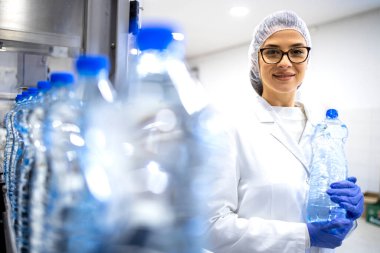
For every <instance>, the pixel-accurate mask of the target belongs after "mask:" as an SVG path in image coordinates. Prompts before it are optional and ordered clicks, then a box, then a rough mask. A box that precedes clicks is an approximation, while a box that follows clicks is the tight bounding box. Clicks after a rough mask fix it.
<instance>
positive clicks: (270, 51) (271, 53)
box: [260, 47, 311, 64]
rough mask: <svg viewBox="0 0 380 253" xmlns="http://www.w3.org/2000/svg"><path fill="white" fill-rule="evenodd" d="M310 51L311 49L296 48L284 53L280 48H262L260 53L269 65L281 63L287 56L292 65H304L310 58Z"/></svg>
mask: <svg viewBox="0 0 380 253" xmlns="http://www.w3.org/2000/svg"><path fill="white" fill-rule="evenodd" d="M310 49H311V48H310V47H294V48H291V49H289V50H288V51H287V52H283V51H282V50H280V49H278V48H261V49H260V53H261V57H262V58H263V61H264V62H265V63H268V64H277V63H279V62H280V61H281V60H282V57H284V55H287V56H288V59H289V61H290V62H292V63H302V62H304V61H306V59H307V57H308V56H309V51H310Z"/></svg>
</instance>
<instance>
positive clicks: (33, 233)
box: [28, 81, 52, 252]
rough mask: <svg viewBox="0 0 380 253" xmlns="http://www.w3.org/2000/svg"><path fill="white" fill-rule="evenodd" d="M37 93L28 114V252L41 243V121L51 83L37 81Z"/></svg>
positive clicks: (43, 164) (43, 158) (44, 166)
mask: <svg viewBox="0 0 380 253" xmlns="http://www.w3.org/2000/svg"><path fill="white" fill-rule="evenodd" d="M37 87H38V89H39V94H38V96H37V98H36V102H35V104H34V107H33V109H32V111H31V112H30V114H29V122H30V130H29V132H30V142H31V144H32V145H33V149H34V157H33V163H32V167H31V169H30V176H29V181H28V188H29V214H28V217H29V230H30V235H29V245H30V248H29V252H39V247H40V246H41V245H42V244H43V238H42V231H43V220H44V218H45V217H44V202H43V201H44V200H45V196H46V183H45V182H46V172H47V163H46V154H45V153H46V147H45V146H44V141H43V131H42V129H43V122H44V118H45V106H47V105H48V103H49V99H48V98H49V94H48V92H49V91H50V89H51V87H52V85H51V83H50V82H48V81H39V82H38V83H37Z"/></svg>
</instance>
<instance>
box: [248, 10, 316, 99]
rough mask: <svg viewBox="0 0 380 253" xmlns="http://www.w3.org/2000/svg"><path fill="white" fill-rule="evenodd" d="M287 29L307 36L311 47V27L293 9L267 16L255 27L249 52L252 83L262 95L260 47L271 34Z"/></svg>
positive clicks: (307, 44)
mask: <svg viewBox="0 0 380 253" xmlns="http://www.w3.org/2000/svg"><path fill="white" fill-rule="evenodd" d="M287 29H292V30H296V31H298V32H299V33H300V34H301V35H302V36H303V37H304V38H305V41H306V46H308V47H311V39H310V34H309V29H308V28H307V26H306V23H305V22H304V21H303V20H302V19H301V18H300V17H299V16H298V15H297V14H296V13H294V12H292V11H278V12H275V13H273V14H271V15H269V16H267V17H266V18H265V19H264V20H263V21H262V22H261V23H260V24H259V25H257V26H256V28H255V31H254V33H253V39H252V42H251V45H250V47H249V51H248V54H249V59H250V79H251V84H252V86H253V88H254V89H255V90H256V92H257V93H258V94H259V95H260V96H261V95H262V93H263V85H262V82H261V79H260V71H259V62H258V61H259V54H258V52H259V49H260V47H261V45H262V44H263V43H264V42H265V41H266V40H267V39H268V38H269V36H271V35H272V34H274V33H276V32H278V31H281V30H287Z"/></svg>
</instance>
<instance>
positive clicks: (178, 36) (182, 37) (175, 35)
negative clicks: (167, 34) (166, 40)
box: [172, 33, 185, 41]
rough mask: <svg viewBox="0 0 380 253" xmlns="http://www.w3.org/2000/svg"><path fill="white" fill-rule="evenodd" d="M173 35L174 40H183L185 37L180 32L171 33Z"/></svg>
mask: <svg viewBox="0 0 380 253" xmlns="http://www.w3.org/2000/svg"><path fill="white" fill-rule="evenodd" d="M172 35H173V39H175V40H179V41H181V40H184V39H185V35H183V34H182V33H172Z"/></svg>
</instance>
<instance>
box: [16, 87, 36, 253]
mask: <svg viewBox="0 0 380 253" xmlns="http://www.w3.org/2000/svg"><path fill="white" fill-rule="evenodd" d="M27 92H28V94H29V96H28V99H27V101H25V104H24V107H23V110H22V114H21V115H22V119H21V120H20V126H21V128H20V129H21V131H20V134H21V136H22V140H23V153H22V157H21V160H20V163H19V164H18V166H17V168H16V169H17V171H18V173H17V174H18V177H17V187H18V191H17V192H18V197H17V202H18V203H17V205H18V215H17V216H18V231H17V232H18V233H17V234H16V240H17V241H18V248H19V251H20V252H25V251H29V235H30V229H29V202H30V198H29V197H30V187H29V186H30V181H29V179H30V176H31V170H32V166H33V164H34V147H33V145H32V143H31V138H30V137H31V133H30V130H31V128H32V122H31V121H30V118H29V116H30V113H31V112H32V111H33V108H34V107H35V104H36V102H37V96H38V92H39V91H38V89H37V88H34V87H31V88H28V90H27Z"/></svg>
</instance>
